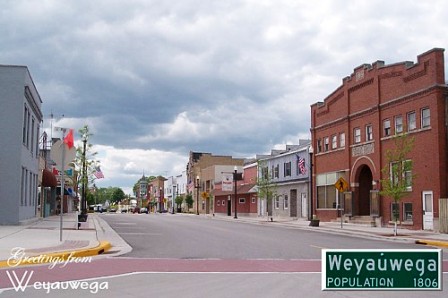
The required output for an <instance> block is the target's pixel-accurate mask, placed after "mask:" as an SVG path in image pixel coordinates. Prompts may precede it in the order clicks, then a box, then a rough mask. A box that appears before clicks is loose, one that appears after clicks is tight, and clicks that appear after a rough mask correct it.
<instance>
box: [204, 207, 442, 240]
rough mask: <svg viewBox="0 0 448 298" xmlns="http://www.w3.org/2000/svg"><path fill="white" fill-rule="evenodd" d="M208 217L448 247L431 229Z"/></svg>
mask: <svg viewBox="0 0 448 298" xmlns="http://www.w3.org/2000/svg"><path fill="white" fill-rule="evenodd" d="M207 216H208V217H209V218H212V219H216V220H228V221H239V222H246V223H252V224H261V225H272V226H283V227H290V228H299V229H304V230H309V231H314V232H323V233H332V234H342V235H350V236H356V237H362V238H376V239H382V240H391V241H403V242H412V243H418V244H422V245H431V246H437V247H440V248H448V234H442V233H435V232H432V231H421V230H417V231H415V230H408V229H404V228H401V227H400V226H398V229H397V231H398V233H397V236H394V232H393V231H394V229H393V227H371V226H367V225H359V224H349V223H342V225H341V223H340V222H320V223H319V226H318V227H311V226H309V223H310V222H309V221H308V220H306V219H298V220H297V219H289V218H275V217H274V218H273V221H270V218H267V217H248V216H238V218H237V219H235V218H234V217H233V215H232V216H225V215H214V216H213V215H207Z"/></svg>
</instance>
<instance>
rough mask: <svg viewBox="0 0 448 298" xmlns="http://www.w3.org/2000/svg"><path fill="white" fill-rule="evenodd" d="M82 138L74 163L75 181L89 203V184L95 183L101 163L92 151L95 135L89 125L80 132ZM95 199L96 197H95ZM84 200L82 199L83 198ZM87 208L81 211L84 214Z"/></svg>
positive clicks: (82, 208) (82, 207)
mask: <svg viewBox="0 0 448 298" xmlns="http://www.w3.org/2000/svg"><path fill="white" fill-rule="evenodd" d="M78 132H79V134H80V136H81V140H82V142H81V144H80V145H79V146H78V147H77V148H76V157H75V160H74V162H73V164H74V166H75V175H76V177H74V180H75V181H76V182H77V183H78V187H77V189H80V190H81V191H82V193H81V196H85V198H84V199H85V200H86V202H89V198H88V192H89V184H90V183H93V182H94V181H95V176H94V175H93V173H94V172H95V168H96V166H98V164H99V162H98V161H97V160H96V159H95V156H96V155H97V152H93V151H92V147H93V145H92V144H91V143H89V138H90V137H91V136H92V135H93V134H92V133H91V132H90V131H89V127H88V125H85V126H84V127H83V128H81V129H79V130H78ZM93 198H94V199H95V197H93ZM81 199H82V198H81ZM84 208H86V206H82V205H81V211H82V212H83V213H84V212H86V211H87V210H85V209H84Z"/></svg>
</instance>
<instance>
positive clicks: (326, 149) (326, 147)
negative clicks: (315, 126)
mask: <svg viewBox="0 0 448 298" xmlns="http://www.w3.org/2000/svg"><path fill="white" fill-rule="evenodd" d="M329 143H330V140H329V138H328V137H325V138H324V151H325V152H327V151H328V150H329V149H330V148H329V147H330V144H329Z"/></svg>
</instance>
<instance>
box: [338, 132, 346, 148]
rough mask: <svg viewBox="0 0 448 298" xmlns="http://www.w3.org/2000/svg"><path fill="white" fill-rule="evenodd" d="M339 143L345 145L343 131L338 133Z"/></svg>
mask: <svg viewBox="0 0 448 298" xmlns="http://www.w3.org/2000/svg"><path fill="white" fill-rule="evenodd" d="M339 145H340V146H341V147H345V133H343V132H341V133H340V134H339Z"/></svg>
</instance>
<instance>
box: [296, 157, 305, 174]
mask: <svg viewBox="0 0 448 298" xmlns="http://www.w3.org/2000/svg"><path fill="white" fill-rule="evenodd" d="M297 157H298V161H297V168H298V169H299V174H305V173H306V166H305V158H303V157H301V156H297Z"/></svg>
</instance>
